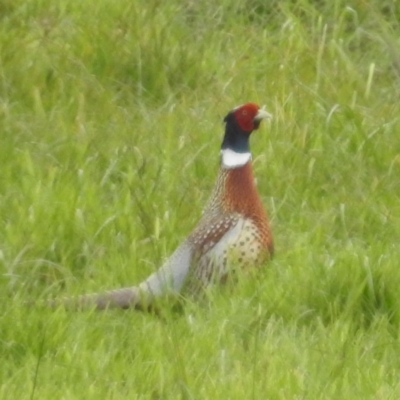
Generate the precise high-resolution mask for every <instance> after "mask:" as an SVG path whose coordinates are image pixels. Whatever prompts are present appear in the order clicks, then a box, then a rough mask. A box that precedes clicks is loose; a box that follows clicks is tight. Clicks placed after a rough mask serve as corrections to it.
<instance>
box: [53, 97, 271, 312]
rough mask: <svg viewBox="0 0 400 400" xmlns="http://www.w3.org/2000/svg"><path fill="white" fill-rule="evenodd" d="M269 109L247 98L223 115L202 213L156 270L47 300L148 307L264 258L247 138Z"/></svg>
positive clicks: (266, 246) (265, 241)
mask: <svg viewBox="0 0 400 400" xmlns="http://www.w3.org/2000/svg"><path fill="white" fill-rule="evenodd" d="M268 117H269V114H268V113H267V112H266V111H264V110H262V109H260V108H259V107H258V106H257V105H256V104H254V103H246V104H244V105H243V106H241V107H237V108H236V109H234V110H233V111H231V112H230V113H229V114H228V115H227V116H226V118H225V122H226V130H225V136H224V140H223V143H222V150H221V167H220V171H219V174H218V177H217V180H216V183H215V186H214V189H213V192H212V195H211V197H210V200H209V202H208V205H207V206H206V208H205V209H204V212H203V215H202V217H201V219H200V221H199V223H198V224H197V225H196V227H195V228H194V229H193V231H192V233H191V234H190V235H189V236H188V237H187V238H186V239H185V240H184V241H183V242H182V243H181V245H180V246H178V248H177V249H176V250H175V252H174V253H173V254H172V255H171V256H170V258H169V259H168V260H167V261H166V262H165V263H164V264H163V265H162V266H161V268H160V269H159V270H157V271H156V272H154V273H153V274H152V275H150V276H149V277H148V278H147V279H146V280H145V281H143V282H142V283H140V284H139V285H137V286H133V287H128V288H123V289H117V290H113V291H108V292H105V293H101V294H88V295H82V296H78V297H71V298H63V299H54V300H50V301H49V302H48V304H49V305H51V306H57V305H61V304H62V305H64V306H66V307H69V306H71V307H73V308H76V307H78V308H80V307H85V306H89V307H96V308H98V309H104V308H111V307H120V308H127V307H135V308H142V307H147V306H148V305H150V304H151V303H152V301H153V300H154V298H157V297H160V296H162V295H164V294H166V293H168V292H175V293H181V292H182V291H184V292H186V293H190V294H196V293H198V292H200V291H201V290H202V289H204V288H205V287H207V286H209V285H210V284H211V283H213V282H218V281H224V280H225V279H226V278H227V276H228V275H229V272H230V270H231V269H234V268H241V269H246V268H250V267H253V266H256V265H260V264H262V263H263V262H264V261H266V260H267V259H268V257H269V256H271V255H272V254H273V241H272V235H271V231H270V227H269V222H268V218H267V215H266V212H265V210H264V207H263V205H262V202H261V199H260V196H259V194H258V191H257V188H256V185H255V182H254V176H253V171H252V166H251V154H250V150H249V146H248V139H249V136H250V134H251V132H252V131H253V130H254V129H257V128H258V126H259V123H260V121H261V119H263V118H268Z"/></svg>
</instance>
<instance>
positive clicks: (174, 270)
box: [46, 241, 193, 310]
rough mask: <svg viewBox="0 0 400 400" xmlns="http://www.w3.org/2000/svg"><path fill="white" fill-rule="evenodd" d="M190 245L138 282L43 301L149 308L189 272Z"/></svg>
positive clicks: (175, 289) (178, 286) (175, 288)
mask: <svg viewBox="0 0 400 400" xmlns="http://www.w3.org/2000/svg"><path fill="white" fill-rule="evenodd" d="M192 253H193V251H192V247H191V245H190V243H189V242H188V241H185V242H183V243H182V244H181V245H180V246H179V247H178V248H177V249H176V250H175V252H174V253H173V254H172V255H171V257H170V258H169V259H168V260H167V261H166V262H165V263H164V265H163V266H162V267H161V268H160V269H159V270H158V271H156V272H154V273H153V274H152V275H150V276H149V277H148V278H147V279H146V280H145V281H143V282H142V283H141V284H139V285H138V286H131V287H126V288H121V289H115V290H109V291H106V292H103V293H92V294H84V295H81V296H76V297H63V298H55V299H50V300H47V301H46V305H47V306H48V307H51V308H55V307H65V308H66V309H73V310H76V309H90V308H95V309H97V310H104V309H108V308H136V309H148V308H150V307H151V306H152V303H153V302H154V299H155V298H158V297H161V296H163V295H165V294H167V293H168V292H171V293H179V292H180V290H181V288H182V286H183V283H184V281H185V279H186V277H187V275H188V272H189V269H190V264H191V261H192Z"/></svg>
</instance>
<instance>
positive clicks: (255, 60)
mask: <svg viewBox="0 0 400 400" xmlns="http://www.w3.org/2000/svg"><path fill="white" fill-rule="evenodd" d="M399 21H400V6H399V5H397V4H396V2H394V1H389V0H384V1H378V0H373V1H364V0H361V1H354V2H345V1H342V0H334V1H326V0H325V1H324V0H321V1H311V0H309V1H307V0H300V1H297V2H294V1H290V0H284V1H270V2H268V1H264V0H244V1H241V2H239V1H238V2H232V1H228V0H222V1H220V2H211V1H210V2H207V1H197V2H196V1H189V0H184V1H178V0H171V1H169V2H159V1H156V0H146V1H143V0H136V1H127V0H120V1H115V2H114V1H110V0H109V1H106V0H100V1H83V2H78V1H75V2H74V1H72V2H67V1H64V0H61V1H58V2H54V1H53V2H51V1H49V0H42V1H34V0H2V1H1V2H0V160H1V161H0V166H1V167H0V223H1V228H0V269H1V274H0V293H1V294H0V301H1V304H2V312H1V315H0V359H1V362H0V398H1V399H19V400H20V399H30V400H33V399H66V400H73V399H85V400H90V399H96V400H97V399H115V400H117V399H149V400H156V399H185V400H186V399H212V400H215V399H238V400H239V399H240V400H243V399H246V400H247V399H272V400H274V399H282V400H286V399H318V400H320V399H338V400H339V399H340V400H343V399H398V398H400V296H399V288H400V268H399V263H400V261H399V260H400V248H399V237H400V196H399V182H400V181H399V176H400V140H399V134H400V133H399V131H400V122H399V118H400V102H399V95H400V44H399V37H400V26H399V24H400V23H399ZM246 101H255V102H258V103H260V104H264V103H265V104H266V105H267V109H268V110H269V111H270V112H271V113H273V114H274V119H273V121H272V122H271V123H267V124H264V125H263V126H262V127H261V129H260V130H259V131H257V132H256V133H255V134H254V135H253V137H252V143H251V144H252V151H253V155H254V169H255V173H256V175H257V179H258V187H259V190H260V193H261V195H262V197H263V200H264V203H265V205H266V208H267V209H268V211H269V215H270V217H271V221H272V227H273V232H274V238H275V245H276V257H275V259H274V260H273V261H272V262H270V263H268V264H267V265H265V268H262V269H261V270H260V271H258V272H257V273H255V274H250V275H249V276H247V277H243V279H241V280H240V281H239V282H238V283H237V285H232V286H228V287H225V288H222V289H221V288H216V289H215V290H213V291H212V293H211V294H210V296H211V299H210V301H208V302H206V303H204V302H200V303H194V302H191V301H188V302H187V304H185V306H184V307H183V309H181V310H176V309H175V308H174V307H173V306H172V304H169V303H168V302H166V304H165V305H164V306H163V307H162V313H163V317H162V318H161V317H157V316H154V315H151V314H150V315H149V314H144V313H139V312H134V311H128V312H126V311H125V312H123V311H112V312H105V313H95V312H82V313H72V312H66V311H64V310H62V309H58V310H45V309H43V308H33V309H29V308H26V307H23V306H22V303H23V302H24V301H25V300H28V299H32V298H46V297H50V296H63V295H73V294H77V293H83V292H91V291H97V290H101V289H109V288H114V287H119V286H126V285H131V284H133V283H135V282H139V281H140V280H141V279H142V278H144V277H146V276H147V275H148V274H149V273H150V272H152V271H154V270H155V269H156V268H157V266H159V265H160V263H161V262H162V260H163V259H164V258H165V257H167V256H168V254H169V253H171V252H172V251H173V249H174V248H175V246H176V245H177V244H178V243H179V242H180V241H181V240H182V238H184V237H185V235H186V234H187V233H188V232H189V231H190V229H191V228H192V227H193V226H194V224H195V223H196V221H197V220H198V218H199V216H200V214H201V209H202V207H203V206H204V204H205V203H206V201H207V198H208V195H209V193H210V190H211V188H212V186H213V183H214V179H215V177H216V173H217V170H218V161H219V160H218V156H219V146H220V141H221V138H222V129H223V125H222V123H221V119H222V118H223V116H224V115H225V114H226V112H227V111H229V110H230V109H231V108H233V107H234V106H236V105H238V104H241V103H244V102H246Z"/></svg>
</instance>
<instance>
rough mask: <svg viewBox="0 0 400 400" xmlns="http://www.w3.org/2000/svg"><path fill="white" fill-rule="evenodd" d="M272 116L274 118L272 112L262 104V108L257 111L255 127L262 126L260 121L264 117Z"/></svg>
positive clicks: (269, 117)
mask: <svg viewBox="0 0 400 400" xmlns="http://www.w3.org/2000/svg"><path fill="white" fill-rule="evenodd" d="M271 118H272V114H270V113H269V112H268V111H267V110H265V106H262V107H261V108H259V110H258V111H257V114H256V116H255V117H254V119H253V121H254V128H255V129H258V127H259V126H260V122H261V121H262V120H263V119H271Z"/></svg>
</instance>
